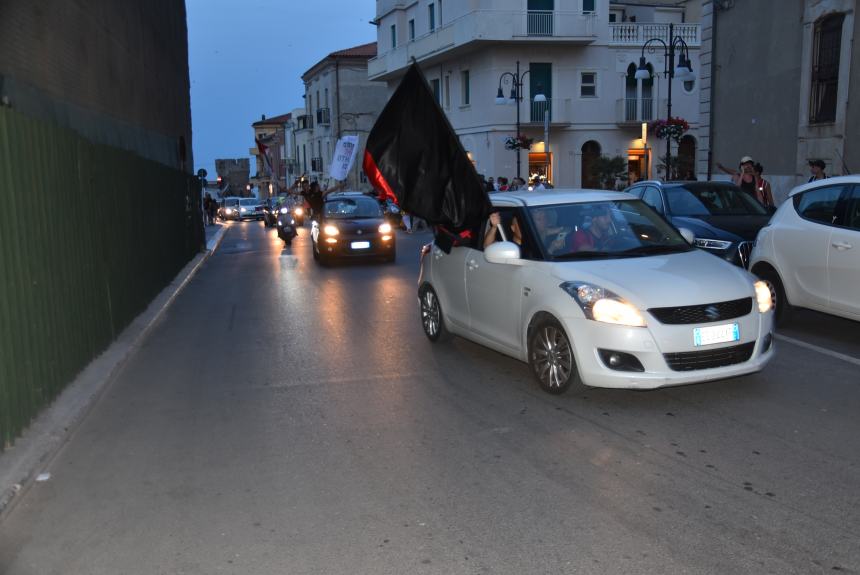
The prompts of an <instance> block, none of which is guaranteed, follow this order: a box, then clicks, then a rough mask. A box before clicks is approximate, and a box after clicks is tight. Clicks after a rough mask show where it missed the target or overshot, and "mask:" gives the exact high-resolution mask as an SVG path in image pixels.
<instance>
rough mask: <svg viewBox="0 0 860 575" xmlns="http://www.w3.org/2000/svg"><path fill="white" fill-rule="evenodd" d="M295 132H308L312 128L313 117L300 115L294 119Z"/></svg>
mask: <svg viewBox="0 0 860 575" xmlns="http://www.w3.org/2000/svg"><path fill="white" fill-rule="evenodd" d="M296 126H297V127H296V130H310V129H311V128H313V127H314V117H313V116H311V115H310V114H302V115H301V116H299V117H298V118H296Z"/></svg>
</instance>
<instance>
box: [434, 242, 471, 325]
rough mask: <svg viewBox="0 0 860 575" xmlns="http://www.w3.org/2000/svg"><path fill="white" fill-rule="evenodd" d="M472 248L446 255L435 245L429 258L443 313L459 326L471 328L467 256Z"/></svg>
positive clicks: (453, 249)
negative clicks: (467, 286)
mask: <svg viewBox="0 0 860 575" xmlns="http://www.w3.org/2000/svg"><path fill="white" fill-rule="evenodd" d="M470 250H471V248H469V247H466V246H460V247H452V248H451V252H450V253H447V254H446V253H445V252H444V251H443V250H442V249H441V248H440V247H439V246H437V245H436V244H433V247H432V248H431V250H430V254H429V257H432V258H433V262H432V264H431V265H432V266H433V289H435V290H436V295H438V296H439V302H440V304H441V305H442V313H444V314H445V317H446V319H447V320H450V321H451V322H452V323H455V324H457V325H459V326H462V327H466V328H468V326H469V305H468V303H467V302H466V256H467V254H468V253H469V251H470Z"/></svg>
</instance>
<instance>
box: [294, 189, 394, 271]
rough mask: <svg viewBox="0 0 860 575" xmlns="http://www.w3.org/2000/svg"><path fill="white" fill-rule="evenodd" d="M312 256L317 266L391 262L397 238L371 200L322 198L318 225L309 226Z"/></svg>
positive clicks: (358, 196)
mask: <svg viewBox="0 0 860 575" xmlns="http://www.w3.org/2000/svg"><path fill="white" fill-rule="evenodd" d="M311 240H312V243H313V256H314V259H315V260H318V261H319V262H320V263H327V262H329V261H330V260H332V259H333V258H366V257H381V258H383V259H385V260H386V261H389V262H393V261H394V259H395V257H396V254H397V245H396V241H397V238H396V235H395V233H394V229H393V228H392V226H391V224H389V223H388V222H387V221H385V216H384V214H383V213H382V208H381V207H380V206H379V202H378V201H376V200H375V199H374V198H371V197H370V196H367V195H365V194H362V193H359V192H338V193H333V194H329V195H327V196H326V197H325V202H324V204H323V211H322V214H321V217H320V219H319V221H317V220H316V219H314V221H313V222H312V223H311Z"/></svg>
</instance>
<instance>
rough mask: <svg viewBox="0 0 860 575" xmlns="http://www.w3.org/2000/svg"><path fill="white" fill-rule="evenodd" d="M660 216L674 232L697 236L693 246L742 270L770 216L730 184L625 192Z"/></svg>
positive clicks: (644, 186)
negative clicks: (673, 228) (687, 232)
mask: <svg viewBox="0 0 860 575" xmlns="http://www.w3.org/2000/svg"><path fill="white" fill-rule="evenodd" d="M624 191H626V192H627V193H630V194H633V195H634V196H636V197H637V198H641V199H642V201H643V202H645V203H646V204H648V205H649V206H651V207H652V208H654V209H655V210H656V211H657V212H658V213H660V214H662V215H663V216H664V217H665V218H666V219H667V220H668V221H669V222H671V223H672V225H674V226H675V227H676V228H687V229H688V230H690V231H691V232H693V235H694V236H696V240H695V242H694V245H695V246H696V247H699V248H702V249H704V250H707V251H709V252H711V253H713V254H714V255H716V256H719V257H721V258H723V259H725V260H727V261H729V262H732V263H733V264H735V265H738V266H741V267H744V268H745V267H748V266H749V256H750V252H751V251H752V248H753V245H754V244H755V238H756V235H757V234H758V231H759V230H760V229H762V228H763V227H764V226H766V225H767V223H768V221H770V217H771V214H772V212H771V211H769V210H768V209H767V208H765V207H764V206H762V205H761V204H760V203H758V201H756V199H755V198H753V197H752V196H750V195H749V194H747V193H745V192H743V191H742V190H741V189H740V188H739V187H737V186H736V185H734V184H732V183H729V182H659V181H645V182H639V183H637V184H635V185H633V186H631V187H629V188H627V189H626V190H624Z"/></svg>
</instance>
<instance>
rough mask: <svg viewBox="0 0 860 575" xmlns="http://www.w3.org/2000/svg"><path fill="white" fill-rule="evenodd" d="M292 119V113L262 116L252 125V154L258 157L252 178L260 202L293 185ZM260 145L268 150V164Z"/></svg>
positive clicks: (250, 150)
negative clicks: (270, 116) (269, 116)
mask: <svg viewBox="0 0 860 575" xmlns="http://www.w3.org/2000/svg"><path fill="white" fill-rule="evenodd" d="M292 119H293V115H292V114H291V113H290V114H282V115H280V116H275V117H272V118H266V116H265V115H263V117H262V119H260V120H258V121H256V122H254V123H253V124H251V127H252V128H253V130H254V146H253V147H252V148H250V149H249V152H250V154H251V155H252V156H254V157H255V158H256V164H257V166H256V168H257V172H256V174H255V175H254V176H253V177H252V178H251V186H252V187H255V188H257V190H258V191H257V197H258V198H260V199H266V198H269V197H271V196H276V195H278V194H279V193H281V192H285V191H286V190H287V188H288V187H289V186H290V184H291V183H292V182H291V181H290V180H291V176H292V174H293V172H294V171H295V158H294V157H293V156H292V154H293V153H294V149H295V146H294V145H293V140H294V139H295V137H294V132H293V121H292ZM257 142H260V144H262V145H263V146H264V147H265V151H266V155H267V157H268V163H267V161H266V160H264V158H263V155H262V154H261V153H260V148H259V146H258V145H257V144H256V143H257ZM269 170H271V175H270V174H269Z"/></svg>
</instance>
